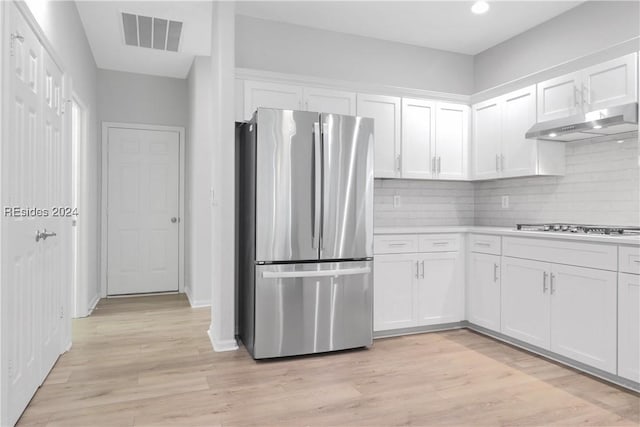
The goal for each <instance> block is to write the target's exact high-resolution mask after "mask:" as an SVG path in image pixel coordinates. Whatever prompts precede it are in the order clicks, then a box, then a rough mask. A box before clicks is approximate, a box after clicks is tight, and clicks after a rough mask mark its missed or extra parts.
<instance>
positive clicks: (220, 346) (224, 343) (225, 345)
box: [207, 329, 238, 352]
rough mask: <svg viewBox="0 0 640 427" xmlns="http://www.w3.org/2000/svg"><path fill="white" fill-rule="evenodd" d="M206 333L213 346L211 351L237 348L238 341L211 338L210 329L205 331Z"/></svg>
mask: <svg viewBox="0 0 640 427" xmlns="http://www.w3.org/2000/svg"><path fill="white" fill-rule="evenodd" d="M207 335H209V340H210V341H211V346H212V347H213V351H215V352H222V351H234V350H237V349H238V342H237V341H236V340H235V339H230V340H216V339H214V338H213V335H212V334H211V329H209V330H208V331H207Z"/></svg>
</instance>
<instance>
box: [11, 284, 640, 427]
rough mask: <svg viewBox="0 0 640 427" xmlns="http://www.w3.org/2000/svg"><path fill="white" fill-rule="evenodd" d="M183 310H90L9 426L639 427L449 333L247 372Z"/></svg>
mask: <svg viewBox="0 0 640 427" xmlns="http://www.w3.org/2000/svg"><path fill="white" fill-rule="evenodd" d="M208 324H209V309H207V308H205V309H191V308H190V307H189V305H188V303H187V301H186V299H185V298H184V297H182V296H177V295H169V296H155V297H140V298H127V299H111V300H102V301H101V302H100V304H99V305H98V307H97V309H96V311H95V312H94V314H93V315H92V316H91V317H89V318H86V319H79V320H76V321H74V332H73V348H72V349H71V351H69V352H68V353H66V354H64V355H63V356H62V357H61V358H60V360H59V361H58V363H57V364H56V366H55V368H54V369H53V371H52V373H51V374H50V375H49V378H48V379H47V380H46V382H45V383H44V385H43V386H42V388H41V389H40V390H39V391H38V393H37V394H36V396H35V397H34V399H33V401H32V402H31V404H30V405H29V407H28V408H27V410H26V412H25V413H24V415H23V417H22V419H21V420H20V423H19V425H21V426H29V425H59V426H112V425H122V426H132V425H136V426H137V425H161V424H162V425H177V426H191V425H202V426H209V425H225V426H226V425H236V426H240V425H269V426H280V425H314V426H325V425H358V426H373V425H385V426H386V425H435V424H449V425H469V426H471V425H473V426H477V425H551V424H556V425H607V426H608V425H636V426H637V425H638V424H639V421H640V420H639V411H640V400H639V397H638V395H635V394H631V393H628V392H625V391H622V390H620V389H617V388H615V387H611V386H609V385H607V384H605V383H603V382H600V381H597V380H595V379H593V378H590V377H588V376H586V375H582V374H580V373H578V372H576V371H573V370H571V369H568V368H564V367H562V366H559V365H556V364H554V363H551V362H549V361H546V360H544V359H542V358H539V357H536V356H534V355H531V354H529V353H526V352H523V351H520V350H518V349H515V348H512V347H510V346H507V345H505V344H502V343H499V342H496V341H494V340H491V339H489V338H486V337H483V336H481V335H478V334H476V333H473V332H470V331H467V330H459V331H451V332H442V333H431V334H424V335H414V336H406V337H400V338H390V339H384V340H377V341H375V343H374V346H373V348H372V349H370V350H357V351H348V352H341V353H334V354H331V355H323V356H315V357H301V358H289V359H284V360H279V361H271V362H259V363H256V362H254V361H253V360H252V359H251V358H250V357H249V355H248V354H247V353H246V351H245V350H244V349H241V350H239V351H236V352H229V353H214V352H213V351H212V350H211V346H210V343H209V340H208V337H207V335H206V330H207V328H208Z"/></svg>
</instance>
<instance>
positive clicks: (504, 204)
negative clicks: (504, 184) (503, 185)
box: [502, 196, 509, 209]
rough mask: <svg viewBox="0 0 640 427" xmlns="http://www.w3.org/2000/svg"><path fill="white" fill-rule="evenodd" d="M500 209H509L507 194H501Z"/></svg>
mask: <svg viewBox="0 0 640 427" xmlns="http://www.w3.org/2000/svg"><path fill="white" fill-rule="evenodd" d="M502 209H509V196H502Z"/></svg>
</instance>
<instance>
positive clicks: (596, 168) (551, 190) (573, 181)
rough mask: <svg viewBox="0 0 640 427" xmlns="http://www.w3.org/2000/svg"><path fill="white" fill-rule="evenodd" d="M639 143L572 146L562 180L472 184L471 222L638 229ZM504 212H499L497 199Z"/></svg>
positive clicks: (519, 179) (639, 219)
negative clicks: (505, 201)
mask: <svg viewBox="0 0 640 427" xmlns="http://www.w3.org/2000/svg"><path fill="white" fill-rule="evenodd" d="M638 154H639V153H638V140H637V139H634V138H631V139H629V140H626V141H624V142H623V143H618V142H617V141H615V140H613V141H606V142H598V143H594V142H574V143H568V144H567V149H566V167H567V169H566V174H565V176H561V177H531V178H513V179H505V180H497V181H485V182H477V183H475V184H474V185H475V187H474V193H475V224H476V225H490V226H514V225H515V224H517V223H538V222H553V221H556V222H571V223H578V224H588V223H592V224H608V225H618V224H619V225H638V224H639V223H640V168H639V167H638V166H639V165H638V161H639V159H638ZM503 195H508V196H509V208H507V209H503V208H502V196H503Z"/></svg>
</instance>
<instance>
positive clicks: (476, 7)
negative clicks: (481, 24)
mask: <svg viewBox="0 0 640 427" xmlns="http://www.w3.org/2000/svg"><path fill="white" fill-rule="evenodd" d="M488 11H489V3H487V2H486V1H484V0H478V1H477V2H475V3H474V4H473V6H471V12H473V13H475V14H476V15H482V14H483V13H487V12H488Z"/></svg>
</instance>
